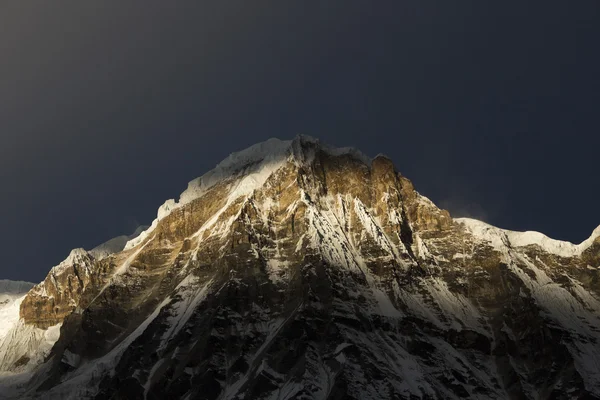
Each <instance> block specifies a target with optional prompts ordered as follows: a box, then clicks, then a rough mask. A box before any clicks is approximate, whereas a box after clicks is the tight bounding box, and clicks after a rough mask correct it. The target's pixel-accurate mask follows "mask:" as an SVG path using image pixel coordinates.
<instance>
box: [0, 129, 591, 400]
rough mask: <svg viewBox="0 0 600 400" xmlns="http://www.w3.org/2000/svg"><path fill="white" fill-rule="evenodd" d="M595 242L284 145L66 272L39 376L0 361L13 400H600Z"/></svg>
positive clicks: (32, 366)
mask: <svg viewBox="0 0 600 400" xmlns="http://www.w3.org/2000/svg"><path fill="white" fill-rule="evenodd" d="M596 233H598V234H594V235H592V237H591V238H590V239H589V240H588V241H586V242H584V243H582V244H581V245H577V246H576V245H572V244H570V243H563V242H558V241H552V240H551V239H548V238H545V237H544V236H543V235H540V234H535V233H517V232H508V231H503V230H500V229H497V228H494V227H491V226H488V225H486V224H483V223H481V222H479V221H474V220H466V219H460V220H453V219H452V218H451V217H450V215H449V214H448V212H446V211H444V210H440V209H439V208H437V207H436V206H435V205H434V204H433V203H432V202H431V201H429V200H428V199H427V198H425V197H423V196H422V195H420V194H419V193H418V192H416V191H415V189H414V187H413V185H412V183H411V182H410V181H409V180H408V179H407V178H406V177H404V176H402V175H401V174H399V173H398V172H397V171H396V170H395V168H394V166H393V164H392V162H391V161H390V160H389V159H388V158H386V157H384V156H378V157H376V158H375V159H372V160H371V159H368V158H366V157H365V156H363V155H362V154H360V153H359V152H358V151H356V150H352V149H334V148H330V147H328V146H324V145H322V144H321V143H319V142H318V141H317V140H314V139H312V138H308V137H298V138H296V139H295V140H293V141H288V142H284V141H278V140H275V139H273V140H270V141H267V142H265V143H261V144H259V145H256V146H253V147H252V148H250V149H248V150H245V151H243V152H241V153H237V154H233V155H232V156H230V157H229V158H228V159H226V160H225V161H224V162H223V163H221V164H219V166H217V167H216V168H215V170H213V171H211V172H209V173H208V174H206V175H204V176H203V177H202V178H199V179H197V180H195V181H192V182H191V183H190V187H189V188H188V190H186V191H185V192H184V193H183V194H182V196H181V198H180V199H179V201H174V200H172V201H169V202H167V203H165V205H164V206H163V207H161V210H160V212H159V218H157V220H156V221H154V223H153V224H152V226H151V227H150V228H149V229H148V230H146V231H145V232H142V233H141V234H140V235H139V236H138V237H137V238H135V239H133V240H132V241H130V242H129V243H128V244H127V245H125V246H124V248H123V250H122V251H118V252H116V253H114V254H105V255H104V256H103V257H102V258H100V257H95V256H94V255H93V254H92V253H90V252H85V251H83V250H77V251H75V252H74V253H72V254H71V256H69V258H68V259H67V260H66V261H65V262H64V263H63V264H61V266H57V267H55V268H54V269H53V270H52V271H51V272H50V274H49V275H48V278H46V280H45V281H44V282H42V283H41V284H40V285H37V286H36V287H35V288H34V289H32V290H31V291H30V292H29V294H28V295H27V296H26V297H25V298H24V299H23V302H22V304H21V309H20V317H21V320H20V325H19V327H15V328H14V329H15V331H14V332H13V333H18V332H19V331H18V329H21V331H25V330H26V329H29V330H32V329H34V330H35V332H37V333H36V334H37V335H38V336H39V332H45V331H47V330H49V329H56V327H59V329H60V337H58V338H56V339H57V340H55V342H51V343H52V347H51V350H44V348H43V346H41V345H40V344H39V343H38V342H40V343H41V339H39V340H37V342H36V341H33V342H32V344H31V347H32V348H35V346H36V343H38V344H37V345H39V346H40V349H41V350H40V351H45V352H46V353H43V354H44V357H42V358H41V359H40V357H38V358H37V359H36V358H31V357H30V358H31V360H33V361H29V362H28V363H27V368H24V367H23V366H21V367H19V366H18V365H15V363H13V364H12V365H11V364H10V363H8V365H7V364H6V363H5V365H2V364H0V367H1V368H4V370H5V372H7V373H10V372H11V371H13V372H14V371H17V370H18V371H21V372H25V373H24V374H21V375H20V377H19V378H18V379H17V378H16V377H15V376H14V375H13V376H11V375H7V376H6V377H4V378H0V385H4V387H5V388H6V389H5V390H4V391H1V390H0V392H2V393H6V394H4V396H8V397H9V398H10V397H11V396H12V397H14V398H43V399H46V398H57V399H58V398H60V399H64V398H73V399H81V398H93V399H138V398H139V399H144V398H146V399H164V398H173V399H179V398H181V399H405V398H406V399H419V398H423V399H452V398H481V399H489V398H492V399H507V398H513V399H527V398H532V399H533V398H557V399H561V398H565V399H567V398H569V399H571V398H598V396H600V374H598V373H597V369H598V366H599V365H600V344H599V343H598V342H597V340H598V337H600V301H599V300H598V299H599V295H600V281H599V277H600V241H599V239H598V236H599V235H600V232H596ZM13 336H14V335H13ZM38 336H36V337H38ZM1 343H2V342H0V349H1V346H2V345H1ZM45 343H48V341H46V342H45ZM5 347H7V346H5ZM6 351H8V352H10V346H8V347H7V350H6ZM11 359H14V357H12V358H11ZM36 362H37V364H36ZM1 388H2V386H0V389H1ZM0 398H2V395H0Z"/></svg>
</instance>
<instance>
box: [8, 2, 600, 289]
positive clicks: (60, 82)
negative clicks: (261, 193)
mask: <svg viewBox="0 0 600 400" xmlns="http://www.w3.org/2000/svg"><path fill="white" fill-rule="evenodd" d="M175 3H176V4H175ZM492 3H493V4H492ZM136 6H137V7H136ZM599 9H600V5H599V4H598V1H597V0H592V1H587V0H578V1H576V2H564V1H555V0H551V1H544V2H541V1H540V2H530V1H502V2H481V1H461V2H448V1H446V0H436V1H427V0H393V1H387V0H382V1H377V2H367V1H352V0H344V1H327V2H320V1H297V2H295V1H284V2H282V1H264V2H263V1H259V2H249V1H244V2H241V1H227V2H209V1H195V2H185V1H182V2H164V1H148V2H144V7H141V6H140V4H139V3H136V2H131V3H129V2H122V1H106V2H81V1H63V2H2V4H1V5H0V180H1V183H2V188H3V190H2V195H1V196H0V210H1V214H0V215H1V216H2V230H1V231H0V252H1V253H2V255H3V257H2V264H1V265H0V278H6V279H19V280H28V281H33V282H39V281H41V280H42V279H44V277H45V275H46V274H47V272H48V271H49V270H50V268H51V267H52V266H54V265H56V264H58V263H59V262H60V261H61V260H63V259H64V258H65V257H66V256H67V255H68V254H69V251H70V249H72V248H76V247H83V248H86V249H90V248H93V247H95V246H96V245H98V244H100V243H102V242H104V241H106V240H108V239H110V238H111V237H114V236H118V235H121V234H126V233H131V232H133V231H134V230H135V228H136V227H137V226H138V225H140V224H149V223H150V222H151V221H152V220H153V219H154V218H155V216H156V210H157V208H158V207H159V206H160V205H161V204H162V203H163V202H164V201H165V200H166V199H168V198H177V197H178V195H179V194H180V193H181V192H182V191H183V190H184V189H185V188H186V186H187V182H188V181H190V180H191V179H193V178H195V177H197V176H200V175H202V174H203V173H205V172H207V171H208V170H210V169H211V168H212V167H213V166H214V165H215V164H217V163H218V162H219V161H221V160H222V159H223V158H225V157H226V156H227V155H228V154H229V153H231V152H233V151H237V150H241V149H244V148H246V147H248V146H250V145H252V144H254V143H257V142H260V141H263V140H266V139H268V138H270V137H279V138H282V139H289V138H292V137H294V136H295V135H297V134H301V133H302V134H309V135H311V136H314V137H318V138H320V139H321V140H322V141H323V142H326V143H330V144H333V145H338V146H355V147H357V148H359V149H360V150H361V151H363V152H364V153H366V154H367V155H370V156H375V155H376V154H378V153H385V154H386V155H388V156H389V157H390V158H391V159H392V160H393V161H394V163H395V165H396V168H397V169H398V170H399V171H400V172H401V173H402V174H403V175H405V176H407V177H409V178H410V179H411V180H412V181H413V182H414V184H415V186H416V187H417V190H419V192H421V193H422V194H424V195H426V196H428V197H429V198H431V199H432V200H433V201H434V202H436V203H437V204H438V205H440V206H442V207H444V208H447V209H449V210H450V212H451V213H452V214H453V215H454V216H471V217H475V218H479V219H483V220H484V221H486V222H489V223H492V224H494V225H497V226H499V227H502V228H507V229H513V230H537V231H541V232H544V233H545V234H547V235H548V236H550V237H553V238H557V239H564V240H569V241H572V242H576V243H579V242H581V241H582V240H584V239H585V238H587V237H588V236H589V235H590V234H591V232H592V230H593V229H594V228H595V227H596V226H598V225H600V205H599V204H598V198H599V197H600V185H598V184H597V178H596V173H597V172H598V165H599V163H598V160H599V158H598V155H599V154H600V153H599V149H600V134H599V133H600V129H599V128H600V120H599V116H600V112H599V110H598V109H599V107H600V77H599V76H600V75H599V74H600V72H599V71H600V52H599V51H598V39H599V38H600V12H599Z"/></svg>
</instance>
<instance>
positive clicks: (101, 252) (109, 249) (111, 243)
mask: <svg viewBox="0 0 600 400" xmlns="http://www.w3.org/2000/svg"><path fill="white" fill-rule="evenodd" d="M147 228H148V227H147V226H139V227H138V228H137V229H136V230H135V232H133V233H132V234H131V235H129V236H127V235H121V236H117V237H115V238H112V239H110V240H108V241H106V242H104V243H102V244H101V245H99V246H96V247H94V248H93V249H92V250H90V251H89V253H90V254H91V255H92V256H94V258H96V259H97V260H101V259H103V258H105V257H108V256H109V255H111V254H115V253H118V252H120V251H122V250H123V249H124V248H125V246H126V245H127V242H129V241H131V240H134V239H136V238H137V237H138V236H139V235H140V234H141V233H142V232H143V231H144V230H146V229H147Z"/></svg>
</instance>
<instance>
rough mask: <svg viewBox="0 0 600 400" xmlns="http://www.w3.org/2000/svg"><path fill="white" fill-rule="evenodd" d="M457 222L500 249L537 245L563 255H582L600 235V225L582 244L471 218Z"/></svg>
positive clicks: (457, 220) (552, 252)
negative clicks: (518, 230) (501, 226)
mask: <svg viewBox="0 0 600 400" xmlns="http://www.w3.org/2000/svg"><path fill="white" fill-rule="evenodd" d="M455 221H456V222H458V223H461V224H463V225H464V226H465V227H466V228H467V229H468V230H469V231H470V232H471V233H472V234H473V235H475V236H477V237H480V238H483V239H485V240H487V241H488V242H489V243H490V244H491V245H492V246H493V247H494V248H496V249H498V250H502V249H505V248H506V247H526V246H530V245H537V246H539V247H540V248H542V249H543V250H545V251H546V252H548V253H550V254H555V255H558V256H561V257H574V256H578V255H581V253H583V252H584V251H585V250H586V249H587V248H588V247H589V246H590V245H591V244H592V243H593V242H594V240H595V239H596V238H597V237H599V236H600V226H599V227H598V228H596V229H595V230H594V232H593V233H592V235H591V236H590V237H589V238H588V239H586V240H585V241H583V242H582V243H580V244H573V243H571V242H566V241H561V240H555V239H551V238H549V237H548V236H546V235H544V234H543V233H540V232H534V231H527V232H517V231H510V230H506V229H500V228H496V227H495V226H492V225H489V224H486V223H485V222H482V221H478V220H476V219H471V218H457V219H455Z"/></svg>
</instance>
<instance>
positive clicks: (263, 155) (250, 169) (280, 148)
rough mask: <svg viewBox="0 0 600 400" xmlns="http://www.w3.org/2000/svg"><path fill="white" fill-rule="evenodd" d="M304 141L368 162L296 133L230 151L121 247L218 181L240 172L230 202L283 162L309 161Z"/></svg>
mask: <svg viewBox="0 0 600 400" xmlns="http://www.w3.org/2000/svg"><path fill="white" fill-rule="evenodd" d="M307 145H314V146H318V147H319V149H321V150H322V151H324V152H326V153H328V154H331V155H333V156H341V155H344V154H348V155H351V156H352V157H355V158H357V159H359V160H361V161H362V162H364V163H365V164H366V165H370V163H371V159H370V158H368V157H367V156H365V155H364V154H362V153H361V152H360V151H358V150H356V149H354V148H351V147H343V148H335V147H331V146H328V145H325V144H322V143H320V142H319V141H318V140H317V139H314V138H311V137H310V136H306V135H300V136H297V137H296V138H294V139H293V140H280V139H275V138H271V139H268V140H266V141H264V142H262V143H258V144H255V145H253V146H250V147H248V148H247V149H245V150H242V151H239V152H236V153H232V154H230V155H229V156H228V157H227V158H225V159H224V160H223V161H221V162H220V163H219V164H217V166H216V167H215V168H214V169H212V170H211V171H209V172H207V173H206V174H204V175H202V176H201V177H199V178H196V179H194V180H192V181H191V182H189V183H188V187H187V189H186V190H185V191H184V192H183V193H181V195H180V196H179V201H176V200H175V199H169V200H167V201H166V202H165V203H164V204H163V205H162V206H161V207H160V208H159V209H158V212H157V218H156V219H155V220H154V221H153V222H152V225H151V226H150V228H148V229H147V230H146V231H144V232H142V233H141V234H140V235H139V236H138V237H136V238H135V239H133V240H130V241H129V242H127V244H126V245H125V250H128V249H131V248H133V247H135V246H137V245H139V244H140V243H141V242H143V241H144V240H145V239H146V238H147V237H148V235H149V233H150V232H152V230H154V229H155V228H156V226H157V225H158V222H159V221H160V220H161V219H163V218H165V217H166V216H168V215H169V214H170V213H171V212H173V210H176V209H178V208H180V207H182V206H184V205H186V204H188V203H190V202H192V201H194V200H196V199H198V198H200V197H202V196H203V195H204V194H206V193H207V192H208V191H209V190H210V189H211V188H212V187H214V186H215V185H217V184H219V183H222V182H226V181H228V180H229V179H232V178H236V177H242V176H243V179H242V180H241V181H239V182H238V183H237V184H236V185H235V186H233V187H231V188H230V192H229V196H228V201H227V204H231V203H232V202H233V201H235V200H236V199H238V198H239V197H241V196H246V195H249V194H251V193H252V192H253V191H254V190H255V189H257V188H259V187H261V186H262V185H263V183H264V182H265V180H266V179H267V178H268V177H269V176H270V175H271V174H272V173H273V172H275V171H276V170H278V169H279V168H281V167H282V166H284V165H285V164H286V163H288V162H291V163H294V164H296V165H301V164H304V163H307V162H310V161H311V160H312V159H313V158H314V152H313V151H312V150H311V149H308V147H310V146H307ZM314 146H313V147H314Z"/></svg>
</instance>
